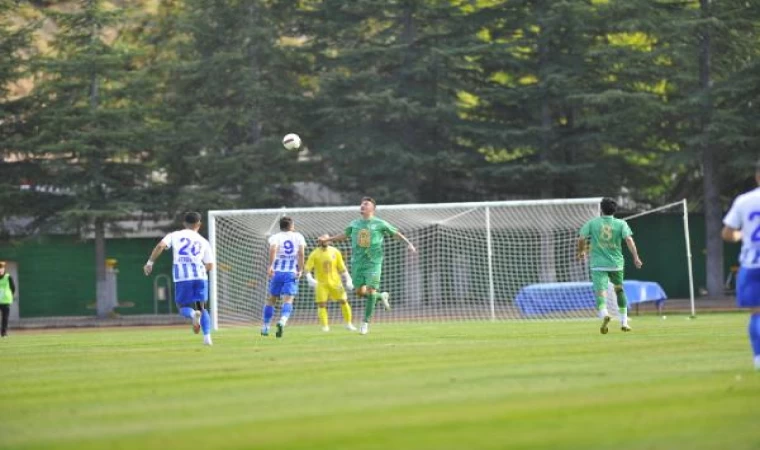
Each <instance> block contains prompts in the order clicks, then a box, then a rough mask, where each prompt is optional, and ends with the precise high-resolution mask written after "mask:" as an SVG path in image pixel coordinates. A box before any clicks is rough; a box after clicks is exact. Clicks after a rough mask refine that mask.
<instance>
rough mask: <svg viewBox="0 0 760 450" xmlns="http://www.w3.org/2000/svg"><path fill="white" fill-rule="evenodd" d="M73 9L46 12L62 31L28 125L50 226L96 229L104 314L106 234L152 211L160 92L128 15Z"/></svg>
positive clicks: (89, 1)
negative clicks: (153, 95)
mask: <svg viewBox="0 0 760 450" xmlns="http://www.w3.org/2000/svg"><path fill="white" fill-rule="evenodd" d="M76 6H77V7H76V8H74V9H73V10H72V11H71V12H65V13H64V12H57V11H56V12H54V11H52V10H47V11H46V13H47V14H48V15H49V17H50V18H51V19H52V20H54V21H55V23H56V24H57V26H58V32H57V34H56V36H55V40H54V41H53V42H51V43H50V52H49V53H48V54H47V55H45V56H44V57H43V58H41V59H40V60H39V61H38V62H37V64H36V66H35V69H36V71H37V72H38V73H40V74H41V75H40V76H39V77H38V78H37V79H36V80H35V82H36V84H35V87H34V90H33V92H32V94H31V96H30V99H29V102H30V104H31V107H30V109H29V111H27V115H28V117H27V118H26V121H25V123H24V133H25V136H24V138H25V139H24V142H23V144H24V145H23V149H24V151H25V154H26V155H27V162H28V163H29V164H32V165H34V166H35V167H37V168H38V169H39V174H38V175H37V176H36V177H35V178H34V180H32V182H33V184H34V185H35V186H36V187H37V188H39V189H40V190H42V191H45V192H49V193H48V194H47V195H46V199H45V200H46V202H47V204H48V208H47V212H48V217H47V219H48V220H47V221H46V222H45V223H46V224H47V225H49V226H57V227H61V226H64V225H71V226H77V227H86V228H88V229H91V230H92V231H93V232H94V236H95V268H96V269H95V270H96V281H97V289H96V292H97V305H98V315H99V316H104V315H106V314H108V313H110V311H109V310H108V309H107V301H106V286H105V278H106V272H105V270H106V268H105V257H106V248H105V247H106V231H107V227H108V226H109V225H110V224H113V222H115V221H116V220H118V219H120V218H124V217H125V216H129V215H131V214H133V213H135V212H139V211H141V210H143V209H144V208H145V207H146V205H148V206H149V205H151V204H152V201H153V199H151V198H150V196H149V195H148V194H147V185H148V183H149V182H150V178H151V175H152V173H151V166H150V162H151V159H152V156H153V155H152V149H151V142H152V139H151V138H152V135H151V130H150V128H149V127H148V126H147V124H146V117H148V116H147V115H146V114H145V111H144V108H143V106H142V105H143V99H145V98H146V97H147V96H149V95H150V85H149V84H148V83H144V82H143V81H144V80H143V78H142V77H141V73H140V71H139V70H138V69H137V67H135V65H134V58H135V49H134V48H131V47H129V46H128V45H126V44H125V43H124V42H122V41H121V40H120V39H119V37H120V36H119V35H120V31H121V30H120V25H119V24H120V23H122V21H123V19H124V17H125V16H124V15H125V14H126V11H125V10H122V9H110V8H108V9H106V8H105V7H104V5H103V3H102V2H101V1H98V0H86V1H81V2H78V3H77V4H76Z"/></svg>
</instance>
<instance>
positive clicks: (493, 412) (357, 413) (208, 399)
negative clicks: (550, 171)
mask: <svg viewBox="0 0 760 450" xmlns="http://www.w3.org/2000/svg"><path fill="white" fill-rule="evenodd" d="M746 323H747V316H746V315H745V314H741V315H739V314H724V315H706V316H702V317H699V318H698V319H696V320H688V319H687V318H686V317H685V316H671V317H669V318H668V319H667V320H662V319H660V318H657V317H651V316H650V317H642V318H634V320H633V321H632V326H634V332H633V333H630V334H623V333H621V332H620V331H619V329H618V328H613V329H612V330H611V331H610V334H608V335H606V336H602V335H600V334H599V332H598V329H597V325H596V322H590V321H568V322H501V323H454V324H429V325H400V324H378V325H375V326H374V327H373V329H372V333H371V334H370V335H367V336H359V335H357V334H351V333H349V332H347V331H345V330H343V329H342V328H338V327H337V326H336V327H334V330H333V331H332V332H331V333H329V334H323V333H322V332H321V331H319V329H318V327H308V326H300V327H291V328H289V329H288V330H287V331H288V333H287V335H286V337H285V338H284V339H282V340H276V339H275V338H274V337H269V338H262V337H260V336H258V335H257V329H255V328H253V327H251V328H246V329H243V328H236V329H228V330H222V331H220V332H218V333H217V334H216V335H215V337H214V339H215V346H214V347H212V348H206V347H203V346H201V345H200V342H201V341H200V337H199V336H195V335H193V334H192V333H191V331H190V329H189V326H188V327H187V328H182V329H179V328H175V329H116V330H86V331H62V332H59V331H52V332H43V333H16V334H13V335H12V336H11V337H10V338H9V339H7V340H5V341H2V342H0V361H1V362H0V380H2V385H0V448H3V449H5V448H71V449H90V448H91V449H103V448H124V449H132V450H134V449H167V448H183V449H186V448H198V449H212V448H213V449H217V448H221V449H242V448H272V449H277V450H285V449H410V448H429V449H457V450H462V449H502V448H536V449H538V448H551V449H564V448H567V449H584V450H588V449H609V448H614V449H715V448H720V449H725V450H728V449H731V450H738V449H750V448H754V449H756V448H760V424H759V423H758V418H759V417H760V374H758V373H755V372H754V371H753V370H752V368H751V354H750V350H749V344H748V342H747V338H746Z"/></svg>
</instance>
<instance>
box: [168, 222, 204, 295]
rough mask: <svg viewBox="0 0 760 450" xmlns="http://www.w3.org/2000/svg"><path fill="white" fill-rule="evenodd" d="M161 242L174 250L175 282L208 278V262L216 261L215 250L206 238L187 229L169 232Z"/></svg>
mask: <svg viewBox="0 0 760 450" xmlns="http://www.w3.org/2000/svg"><path fill="white" fill-rule="evenodd" d="M161 242H163V243H164V244H166V247H167V248H170V249H172V250H173V253H174V267H173V268H172V274H173V278H174V282H175V283H177V282H180V281H190V280H207V279H208V274H207V273H206V264H208V263H213V262H214V252H213V250H211V244H209V242H208V241H207V240H206V238H204V237H203V236H201V235H200V234H198V233H197V232H195V231H193V230H187V229H185V230H180V231H175V232H173V233H169V234H167V235H166V237H165V238H163V239H162V240H161Z"/></svg>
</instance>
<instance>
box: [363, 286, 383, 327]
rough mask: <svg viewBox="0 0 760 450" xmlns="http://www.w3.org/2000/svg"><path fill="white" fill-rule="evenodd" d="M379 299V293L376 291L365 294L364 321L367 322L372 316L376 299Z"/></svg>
mask: <svg viewBox="0 0 760 450" xmlns="http://www.w3.org/2000/svg"><path fill="white" fill-rule="evenodd" d="M379 299H380V294H378V293H377V292H373V293H371V294H367V304H366V305H364V321H365V322H369V320H370V319H371V318H372V315H373V314H375V305H376V304H377V301H378V300H379Z"/></svg>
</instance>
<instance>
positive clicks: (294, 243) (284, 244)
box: [269, 231, 306, 273]
mask: <svg viewBox="0 0 760 450" xmlns="http://www.w3.org/2000/svg"><path fill="white" fill-rule="evenodd" d="M269 246H270V248H271V247H272V246H277V253H276V254H275V259H274V271H275V272H292V273H296V272H298V271H299V270H303V267H300V268H299V267H298V250H299V249H300V248H301V247H303V248H304V251H305V250H306V239H304V237H303V235H302V234H301V233H299V232H297V231H281V232H279V233H277V234H275V235H274V236H272V237H270V238H269Z"/></svg>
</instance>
